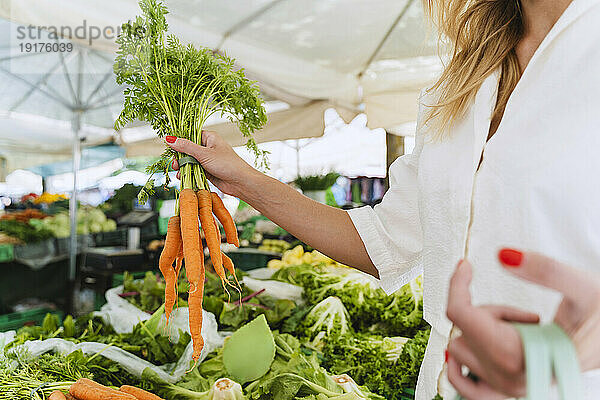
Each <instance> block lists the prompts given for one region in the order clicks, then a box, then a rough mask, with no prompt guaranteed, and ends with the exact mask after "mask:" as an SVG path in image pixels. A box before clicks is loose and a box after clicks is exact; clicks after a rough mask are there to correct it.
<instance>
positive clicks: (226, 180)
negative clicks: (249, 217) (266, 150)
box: [166, 131, 258, 197]
mask: <svg viewBox="0 0 600 400" xmlns="http://www.w3.org/2000/svg"><path fill="white" fill-rule="evenodd" d="M170 138H173V139H170ZM169 140H173V142H169ZM166 141H167V146H169V147H170V148H172V149H173V150H175V151H178V152H180V153H185V154H189V155H190V156H192V157H194V158H195V159H196V160H198V161H199V162H200V164H202V168H204V171H205V172H206V175H207V177H208V179H209V180H210V181H211V182H212V183H213V184H214V185H215V186H216V187H218V188H219V190H221V191H222V192H223V193H227V194H229V195H232V196H236V197H239V195H240V193H241V192H242V191H243V187H244V185H245V184H246V183H247V182H248V181H249V179H248V177H249V176H250V175H252V174H254V173H257V172H258V171H257V170H255V169H254V168H252V167H251V166H250V165H249V164H248V163H246V162H245V161H244V160H242V159H241V158H240V156H238V155H237V153H236V152H235V151H234V150H233V149H232V148H231V146H230V145H229V144H228V143H227V142H225V141H224V140H223V139H222V138H221V137H220V136H219V135H217V134H216V133H215V132H209V131H202V145H199V144H196V143H194V142H192V141H190V140H186V139H182V138H177V137H175V136H167V138H166ZM171 166H172V167H173V169H174V170H179V163H178V162H177V160H176V159H175V160H173V163H172V164H171Z"/></svg>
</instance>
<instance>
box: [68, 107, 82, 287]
mask: <svg viewBox="0 0 600 400" xmlns="http://www.w3.org/2000/svg"><path fill="white" fill-rule="evenodd" d="M72 129H73V193H72V194H71V198H70V199H69V216H70V218H71V246H69V281H70V282H73V281H75V272H76V270H77V171H79V163H80V160H81V141H80V140H79V130H80V129H81V113H80V112H76V113H75V115H74V116H73V122H72Z"/></svg>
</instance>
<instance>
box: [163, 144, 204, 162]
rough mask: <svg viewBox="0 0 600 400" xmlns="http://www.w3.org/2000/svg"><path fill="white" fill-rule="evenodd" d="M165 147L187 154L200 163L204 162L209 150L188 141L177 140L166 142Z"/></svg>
mask: <svg viewBox="0 0 600 400" xmlns="http://www.w3.org/2000/svg"><path fill="white" fill-rule="evenodd" d="M166 143H167V146H169V147H171V148H172V149H173V150H175V151H178V152H180V153H185V154H189V155H190V156H192V157H194V158H195V159H196V160H198V161H199V162H200V163H202V162H204V161H205V160H206V157H207V152H208V151H210V149H208V148H206V147H204V146H200V145H199V144H196V143H194V142H192V141H191V140H188V139H182V138H177V140H175V141H174V142H173V143H169V142H166Z"/></svg>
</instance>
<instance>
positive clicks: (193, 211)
mask: <svg viewBox="0 0 600 400" xmlns="http://www.w3.org/2000/svg"><path fill="white" fill-rule="evenodd" d="M139 5H140V8H141V9H142V13H143V15H142V16H141V17H137V18H136V19H135V20H134V21H130V22H127V23H126V24H124V25H123V31H122V33H121V34H120V35H119V37H118V39H117V43H118V45H119V50H118V53H117V57H116V60H115V64H114V71H115V74H116V76H117V83H119V84H125V85H127V86H128V88H127V89H126V90H125V104H124V108H123V110H122V112H121V114H120V116H119V117H118V119H117V121H116V123H115V128H116V129H120V128H122V127H124V126H125V125H127V124H128V123H130V122H134V121H138V120H143V121H147V122H149V123H150V125H152V127H153V128H154V129H155V130H156V132H157V134H158V136H159V137H164V136H165V135H174V136H177V137H180V138H184V139H188V140H191V141H192V142H194V143H198V144H200V143H201V142H202V128H203V126H204V124H205V122H206V120H207V119H208V118H209V117H210V116H211V115H213V114H219V115H225V116H227V117H228V118H229V119H230V120H231V121H232V122H235V123H236V124H237V126H238V128H239V129H240V131H241V133H242V135H243V136H244V137H246V138H247V139H248V140H247V142H246V145H247V147H248V148H249V149H251V150H252V151H254V152H255V154H256V155H257V157H258V158H259V159H260V160H261V161H260V162H262V163H263V164H264V163H266V159H265V153H263V152H261V151H260V150H259V149H258V147H257V145H256V142H255V141H254V139H253V138H252V133H253V132H254V130H256V129H259V128H261V127H262V126H263V125H264V124H265V122H266V112H265V109H264V106H263V100H262V99H261V98H260V96H259V90H258V88H257V86H256V85H255V84H254V83H253V82H251V81H249V80H247V79H246V78H245V77H244V75H243V72H242V71H237V70H234V68H233V61H232V60H230V59H229V58H227V57H226V56H221V55H219V54H215V53H213V52H212V51H211V50H210V49H205V48H202V49H196V48H195V47H193V46H191V45H188V46H185V45H183V44H181V42H180V41H179V39H178V38H176V37H175V36H173V35H168V36H167V34H166V33H167V29H168V25H167V21H166V18H165V16H166V14H167V9H166V7H165V6H164V4H163V3H161V2H158V1H156V0H140V2H139ZM174 157H177V159H178V160H179V164H180V173H181V191H180V193H179V199H178V202H177V207H176V208H177V215H176V216H174V217H172V218H171V220H170V221H169V224H170V225H172V227H170V229H168V232H167V238H166V240H165V250H163V252H165V256H164V258H163V260H162V261H161V272H163V273H164V274H165V279H166V281H167V286H166V292H165V296H166V297H167V298H168V302H169V304H168V307H167V312H168V313H170V308H171V307H172V306H171V303H172V300H173V297H174V296H173V291H174V290H173V289H174V285H175V281H176V279H174V278H173V275H174V274H173V273H172V272H171V270H172V268H173V267H172V263H173V262H174V261H175V259H176V258H177V254H178V249H179V247H180V245H181V244H182V246H183V256H184V258H185V260H186V277H187V279H188V282H189V284H190V290H189V293H188V307H189V311H190V312H189V315H190V331H191V332H192V341H193V345H194V353H193V357H192V358H193V359H194V360H195V361H197V360H198V358H199V357H200V351H201V350H202V347H203V342H202V336H201V334H200V330H201V326H202V295H203V283H204V282H203V280H204V279H203V276H204V266H203V265H202V262H203V252H202V248H201V242H200V237H199V232H198V229H199V224H198V218H200V227H201V228H202V231H203V232H204V236H205V238H206V242H207V246H208V249H209V252H210V257H211V260H212V264H213V267H214V268H215V271H216V272H217V274H218V275H219V277H220V278H221V280H222V282H223V286H224V288H225V285H226V284H230V282H229V280H228V278H227V276H226V274H225V272H224V269H223V257H222V254H221V249H220V239H219V233H218V229H217V226H216V223H215V221H214V217H213V213H214V214H215V215H216V216H217V218H218V219H219V221H220V222H221V223H222V224H223V226H224V228H225V230H226V232H227V242H228V243H232V244H235V245H238V244H239V243H238V239H237V230H236V229H235V225H234V223H233V220H232V218H231V216H230V215H229V213H228V212H227V210H226V209H225V207H224V206H223V203H222V202H220V199H218V200H217V198H215V195H214V194H211V192H210V188H209V184H208V180H207V179H206V175H205V173H204V170H203V169H202V167H201V166H200V165H199V163H198V162H197V160H195V159H193V158H191V157H188V156H186V155H185V154H176V153H175V152H174V151H173V150H171V149H170V148H167V150H166V151H165V152H164V153H163V155H162V156H161V158H160V159H159V160H158V161H157V162H156V163H155V164H153V165H151V166H149V167H148V170H147V171H148V172H149V173H150V174H154V173H156V172H159V171H162V172H164V173H165V175H166V176H167V183H166V184H168V174H167V172H168V169H169V165H170V163H171V160H172V159H173V158H174ZM153 188H154V180H153V179H152V178H150V180H149V181H148V182H147V183H146V185H145V186H144V187H143V188H142V190H141V191H140V194H139V195H138V199H139V201H140V202H141V203H144V202H145V201H146V200H147V198H148V196H149V195H151V194H152V192H153ZM176 226H179V227H180V232H181V234H175V233H174V232H175V230H178V228H176ZM170 236H172V237H170ZM179 237H180V238H181V239H180V240H178V238H179ZM227 266H229V267H231V269H232V270H233V267H232V266H231V265H229V264H228V265H227ZM230 272H231V271H230ZM232 286H233V285H232ZM175 290H176V289H175ZM238 290H239V288H238Z"/></svg>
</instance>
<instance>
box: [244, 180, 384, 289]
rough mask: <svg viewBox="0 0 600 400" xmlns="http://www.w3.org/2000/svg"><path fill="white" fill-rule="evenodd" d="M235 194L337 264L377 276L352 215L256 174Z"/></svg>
mask: <svg viewBox="0 0 600 400" xmlns="http://www.w3.org/2000/svg"><path fill="white" fill-rule="evenodd" d="M240 189H241V190H239V192H238V193H236V195H237V196H238V197H239V198H241V199H242V200H244V201H245V202H246V203H248V204H250V205H251V206H252V207H254V208H256V209H257V210H258V211H260V212H261V213H262V214H263V215H264V216H266V217H267V218H269V219H270V220H271V221H273V222H275V223H276V224H277V225H279V226H281V227H282V228H283V229H285V230H286V231H288V232H289V233H291V234H292V235H294V236H296V237H297V238H298V239H300V240H302V241H303V242H305V243H307V244H308V245H310V246H311V247H313V248H315V249H317V250H319V251H320V252H322V253H323V254H326V255H327V256H329V257H331V258H333V259H334V260H336V261H339V262H341V263H344V264H347V265H350V266H352V267H354V268H357V269H359V270H361V271H363V272H366V273H368V274H370V275H373V276H375V277H377V276H378V273H377V269H376V268H375V267H374V266H373V263H372V261H371V259H370V258H369V255H368V254H367V250H366V249H365V245H364V243H363V241H362V239H361V238H360V236H359V234H358V232H357V230H356V228H355V227H354V224H353V223H352V220H351V219H350V216H349V215H348V213H347V212H345V211H344V210H341V209H339V208H334V207H330V206H327V205H324V204H321V203H318V202H316V201H314V200H311V199H309V198H308V197H306V196H304V195H302V194H300V193H299V192H297V191H296V190H294V189H293V188H291V187H290V186H288V185H286V184H283V183H281V182H279V181H277V180H276V179H273V178H271V177H268V176H267V175H264V174H261V173H260V172H258V171H256V172H255V173H253V174H251V175H250V176H249V177H248V179H247V180H246V182H245V183H244V185H243V187H242V188H240Z"/></svg>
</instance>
